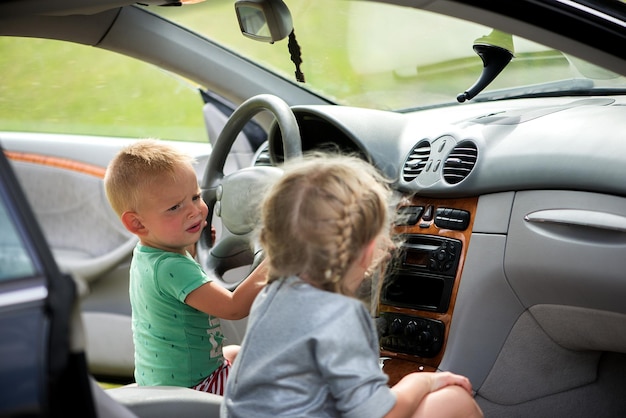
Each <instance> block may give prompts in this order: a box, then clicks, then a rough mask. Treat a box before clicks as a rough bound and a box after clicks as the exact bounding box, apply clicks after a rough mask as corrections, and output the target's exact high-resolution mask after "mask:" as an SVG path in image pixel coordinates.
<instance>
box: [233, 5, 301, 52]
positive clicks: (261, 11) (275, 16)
mask: <svg viewBox="0 0 626 418" xmlns="http://www.w3.org/2000/svg"><path fill="white" fill-rule="evenodd" d="M235 11H236V13H237V20H238V21H239V29H241V33H243V34H244V35H245V36H247V37H249V38H252V39H255V40H257V41H262V42H269V43H271V44H273V43H274V42H276V41H280V40H281V39H284V38H286V37H287V36H288V35H289V34H290V33H291V32H292V31H293V22H292V20H291V13H290V12H289V8H288V7H287V5H286V4H285V3H283V1H282V0H237V1H235Z"/></svg>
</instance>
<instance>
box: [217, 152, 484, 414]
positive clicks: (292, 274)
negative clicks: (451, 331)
mask: <svg viewBox="0 0 626 418" xmlns="http://www.w3.org/2000/svg"><path fill="white" fill-rule="evenodd" d="M388 199H389V190H388V188H387V187H386V186H385V182H384V181H383V179H382V177H381V176H380V175H379V174H378V172H376V171H375V169H374V168H373V167H372V166H371V165H369V164H367V163H365V162H364V161H362V160H361V159H358V158H355V157H345V156H343V157H342V156H330V155H324V156H311V157H308V158H305V159H300V160H297V161H296V162H295V165H293V166H286V167H285V173H284V175H283V177H281V179H280V180H279V181H278V182H277V183H276V184H275V185H274V186H273V187H272V188H271V190H270V192H269V194H268V195H267V196H266V199H265V201H264V204H263V207H262V226H261V230H260V242H261V244H262V246H263V248H264V251H265V255H266V261H268V262H269V264H268V285H267V287H266V288H265V289H264V290H262V291H261V292H260V293H259V295H258V296H257V297H256V299H255V301H254V304H253V306H252V309H251V312H250V317H249V320H248V329H247V332H246V335H245V338H244V341H243V343H242V347H241V351H240V353H239V355H238V357H237V362H236V363H235V365H234V367H233V369H232V371H231V373H232V374H231V376H230V377H229V380H228V382H227V387H226V393H225V400H224V403H223V404H222V409H221V414H222V417H224V418H225V417H252V416H254V417H287V416H289V417H304V416H306V417H329V416H345V417H354V418H364V417H377V418H380V417H410V416H414V417H429V418H430V417H439V416H441V417H443V416H447V417H453V416H459V417H460V416H463V417H481V416H482V412H481V410H480V408H479V407H478V405H477V404H476V403H475V401H474V399H473V397H472V394H471V393H472V388H471V384H470V382H469V380H468V379H467V378H466V377H464V376H459V375H456V374H452V373H449V372H441V373H426V372H421V373H413V374H410V375H407V376H406V377H404V378H403V379H402V380H401V381H400V382H398V383H397V384H396V385H395V386H394V387H392V388H390V387H389V386H388V385H387V381H388V378H387V376H386V374H385V373H384V372H383V371H382V370H381V368H380V366H379V363H378V360H379V346H378V338H377V334H376V329H375V325H374V323H373V319H372V317H371V315H370V314H369V312H368V310H367V308H366V306H365V305H364V303H363V302H362V301H360V300H358V299H357V298H356V297H355V292H356V291H357V289H358V288H359V285H360V284H361V282H362V281H363V280H364V277H365V274H366V272H371V270H372V267H373V263H375V262H378V261H379V260H381V259H383V258H384V257H381V250H380V248H383V247H384V244H385V243H387V242H389V225H390V219H389V215H388V210H387V205H388Z"/></svg>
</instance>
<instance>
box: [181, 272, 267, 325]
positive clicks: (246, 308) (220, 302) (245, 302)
mask: <svg viewBox="0 0 626 418" xmlns="http://www.w3.org/2000/svg"><path fill="white" fill-rule="evenodd" d="M266 281H267V262H266V260H263V261H262V262H261V264H259V265H258V266H257V267H256V268H255V269H254V270H253V271H252V273H250V275H249V276H248V277H246V278H245V280H243V281H242V282H241V283H240V284H239V286H237V288H236V289H235V291H234V292H231V291H230V290H228V289H225V288H223V287H222V286H220V285H219V284H217V283H214V282H209V283H206V284H203V285H202V286H200V287H199V288H197V289H196V290H194V291H193V292H191V293H190V294H189V295H188V296H187V298H186V299H185V303H186V304H187V305H189V306H192V307H194V308H196V309H198V310H199V311H202V312H205V313H207V314H209V315H213V316H217V317H218V318H223V319H242V318H245V317H246V316H248V314H249V313H250V306H252V302H253V301H254V298H255V297H256V295H257V294H258V293H259V292H260V291H261V289H262V288H263V287H264V286H265V284H266Z"/></svg>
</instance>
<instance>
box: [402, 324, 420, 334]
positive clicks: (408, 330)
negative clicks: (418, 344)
mask: <svg viewBox="0 0 626 418" xmlns="http://www.w3.org/2000/svg"><path fill="white" fill-rule="evenodd" d="M417 331H418V329H417V324H416V323H415V321H409V323H408V324H406V327H405V328H404V335H406V336H407V337H414V336H416V335H417Z"/></svg>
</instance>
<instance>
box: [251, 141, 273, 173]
mask: <svg viewBox="0 0 626 418" xmlns="http://www.w3.org/2000/svg"><path fill="white" fill-rule="evenodd" d="M253 166H254V167H259V166H272V159H271V158H270V147H269V144H268V142H267V141H266V142H264V143H263V144H261V146H260V147H259V148H258V149H257V150H256V153H255V154H254V160H253Z"/></svg>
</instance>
